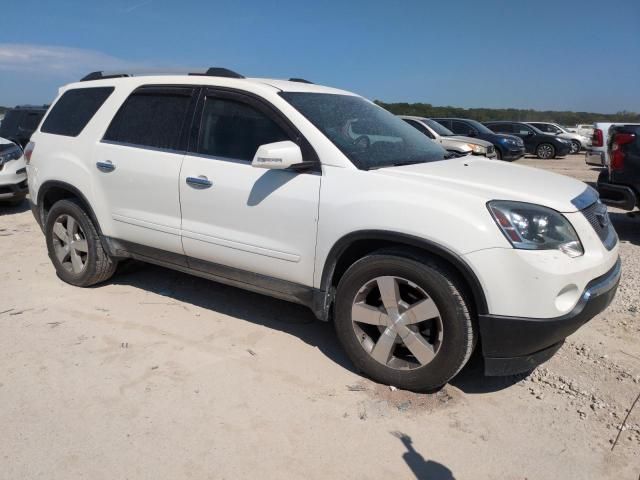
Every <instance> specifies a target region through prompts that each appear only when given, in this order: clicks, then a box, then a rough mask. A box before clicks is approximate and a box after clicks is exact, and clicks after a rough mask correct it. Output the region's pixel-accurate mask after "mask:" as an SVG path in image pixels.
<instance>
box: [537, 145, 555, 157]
mask: <svg viewBox="0 0 640 480" xmlns="http://www.w3.org/2000/svg"><path fill="white" fill-rule="evenodd" d="M536 156H537V157H538V158H541V159H543V160H550V159H552V158H556V147H554V146H553V145H551V144H550V143H541V144H540V145H538V146H537V147H536Z"/></svg>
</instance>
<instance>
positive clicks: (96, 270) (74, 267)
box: [44, 199, 117, 287]
mask: <svg viewBox="0 0 640 480" xmlns="http://www.w3.org/2000/svg"><path fill="white" fill-rule="evenodd" d="M44 231H45V237H46V240H47V250H48V252H49V258H50V259H51V262H52V263H53V265H54V267H55V269H56V273H57V274H58V277H60V278H61V279H62V280H64V281H65V282H67V283H70V284H71V285H76V286H79V287H88V286H91V285H95V284H96V283H100V282H104V281H105V280H108V279H109V278H110V277H111V276H112V275H113V274H114V272H115V270H116V267H117V263H116V262H115V261H114V260H112V259H111V257H109V255H108V254H107V252H105V250H104V248H103V247H102V243H101V242H100V238H99V236H98V232H97V230H96V228H95V226H94V224H93V222H92V221H91V218H90V217H89V216H88V215H87V213H86V212H85V211H84V209H83V208H82V207H81V206H80V205H79V204H78V202H76V201H75V200H73V199H65V200H60V201H59V202H56V203H55V204H54V205H53V207H51V210H49V213H48V215H47V221H46V224H45V229H44Z"/></svg>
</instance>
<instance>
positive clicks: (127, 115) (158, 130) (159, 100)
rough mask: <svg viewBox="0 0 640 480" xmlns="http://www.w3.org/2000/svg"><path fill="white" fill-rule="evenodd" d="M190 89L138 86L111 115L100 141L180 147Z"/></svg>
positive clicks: (164, 148)
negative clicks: (110, 120) (109, 123)
mask: <svg viewBox="0 0 640 480" xmlns="http://www.w3.org/2000/svg"><path fill="white" fill-rule="evenodd" d="M193 92H194V89H193V88H188V87H175V88H173V87H142V88H139V89H138V90H136V91H134V92H133V93H132V94H131V95H130V96H129V98H127V100H126V101H125V102H124V104H123V105H122V107H120V110H118V113H117V114H116V116H115V117H114V118H113V121H112V122H111V125H109V128H108V129H107V133H105V135H104V138H103V140H105V141H108V142H115V143H123V144H127V145H132V146H139V147H149V148H158V149H163V150H182V149H183V146H182V145H181V143H182V142H181V138H182V132H183V129H184V128H186V124H187V111H188V110H189V105H190V103H191V99H192V95H193Z"/></svg>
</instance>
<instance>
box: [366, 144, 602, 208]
mask: <svg viewBox="0 0 640 480" xmlns="http://www.w3.org/2000/svg"><path fill="white" fill-rule="evenodd" d="M376 172H377V173H379V174H382V175H388V176H393V177H396V178H404V179H406V180H407V181H416V182H421V183H423V184H424V185H425V187H428V186H429V185H433V186H435V187H438V188H444V189H446V188H449V189H450V190H453V191H454V192H452V193H455V191H456V190H457V191H459V192H460V193H461V194H465V195H471V196H477V197H480V198H481V199H482V200H483V201H485V202H488V201H489V200H514V201H518V202H529V203H535V204H538V205H543V206H546V207H549V208H553V209H554V210H557V211H559V212H565V213H569V212H576V211H578V210H582V209H584V208H586V207H588V206H589V205H591V204H592V203H594V202H595V201H596V200H597V199H598V194H597V193H596V191H595V190H594V189H593V188H591V187H590V186H588V185H586V184H585V183H583V182H581V181H579V180H575V179H573V178H570V177H567V176H564V175H558V174H556V173H551V172H547V171H544V170H540V169H538V168H532V167H525V166H521V165H514V164H511V163H505V162H496V161H493V160H487V159H483V158H481V157H474V156H466V157H461V158H454V159H450V160H442V161H437V162H431V163H421V164H415V165H404V166H398V167H389V168H381V169H379V170H376Z"/></svg>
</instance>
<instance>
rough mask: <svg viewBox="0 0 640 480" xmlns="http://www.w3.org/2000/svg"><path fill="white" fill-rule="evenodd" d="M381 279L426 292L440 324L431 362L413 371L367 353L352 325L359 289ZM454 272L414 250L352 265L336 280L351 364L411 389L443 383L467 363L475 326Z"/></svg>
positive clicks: (338, 324)
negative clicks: (390, 278)
mask: <svg viewBox="0 0 640 480" xmlns="http://www.w3.org/2000/svg"><path fill="white" fill-rule="evenodd" d="M380 276H393V277H400V278H403V279H407V280H409V281H410V282H413V283H414V284H416V285H418V286H419V287H420V288H421V289H423V290H424V291H425V292H427V293H428V296H429V297H430V298H431V299H432V300H433V301H434V302H435V304H436V306H437V308H438V310H439V313H440V319H441V322H442V340H441V343H440V344H439V349H438V350H437V352H436V354H435V356H434V357H433V359H432V360H431V361H430V362H429V363H427V364H425V365H421V366H418V367H417V368H413V369H408V370H402V369H398V368H391V367H389V366H387V365H385V364H383V363H380V362H379V361H377V360H375V359H374V358H373V357H372V356H371V354H370V353H369V352H368V351H366V350H365V348H364V347H363V344H362V343H361V341H360V339H359V338H358V337H357V335H356V331H355V329H354V326H353V322H352V314H351V311H352V305H353V302H354V300H355V298H356V295H357V294H358V293H359V292H360V291H361V288H362V287H363V286H364V285H366V284H367V282H371V280H372V279H376V278H378V277H380ZM464 291H465V290H464V288H463V287H462V286H461V282H460V280H459V278H458V276H457V275H456V273H455V272H454V271H453V270H452V269H450V268H449V267H447V266H446V265H444V264H442V263H440V262H439V261H437V260H435V259H431V258H429V257H422V256H421V255H418V254H417V253H414V252H404V251H401V250H380V251H378V252H374V253H372V254H370V255H367V256H366V257H364V258H362V259H360V260H358V261H357V262H355V263H354V264H353V265H351V267H349V269H348V270H347V271H346V273H345V274H344V275H343V277H342V278H341V280H340V283H339V285H338V289H337V293H336V301H335V328H336V332H337V335H338V339H339V340H340V343H341V344H342V346H343V348H344V349H345V351H346V353H347V355H348V356H349V358H350V359H351V361H352V362H353V363H354V365H355V366H356V367H357V368H358V369H359V370H360V371H361V372H363V373H364V374H365V375H367V376H369V377H370V378H371V379H373V380H375V381H377V382H380V383H383V384H387V385H393V386H396V387H398V388H402V389H405V390H412V391H420V392H423V391H433V390H435V389H437V388H440V387H442V386H443V385H445V384H446V383H447V382H448V381H449V380H451V379H452V378H453V377H454V376H455V375H456V374H457V373H458V372H459V371H460V370H461V369H462V367H463V366H464V365H465V364H466V363H467V361H468V360H469V357H470V356H471V353H472V351H473V348H474V346H475V343H476V338H477V334H476V326H475V323H474V321H473V319H472V316H471V314H470V312H469V308H468V306H467V303H466V302H465V299H464Z"/></svg>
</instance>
